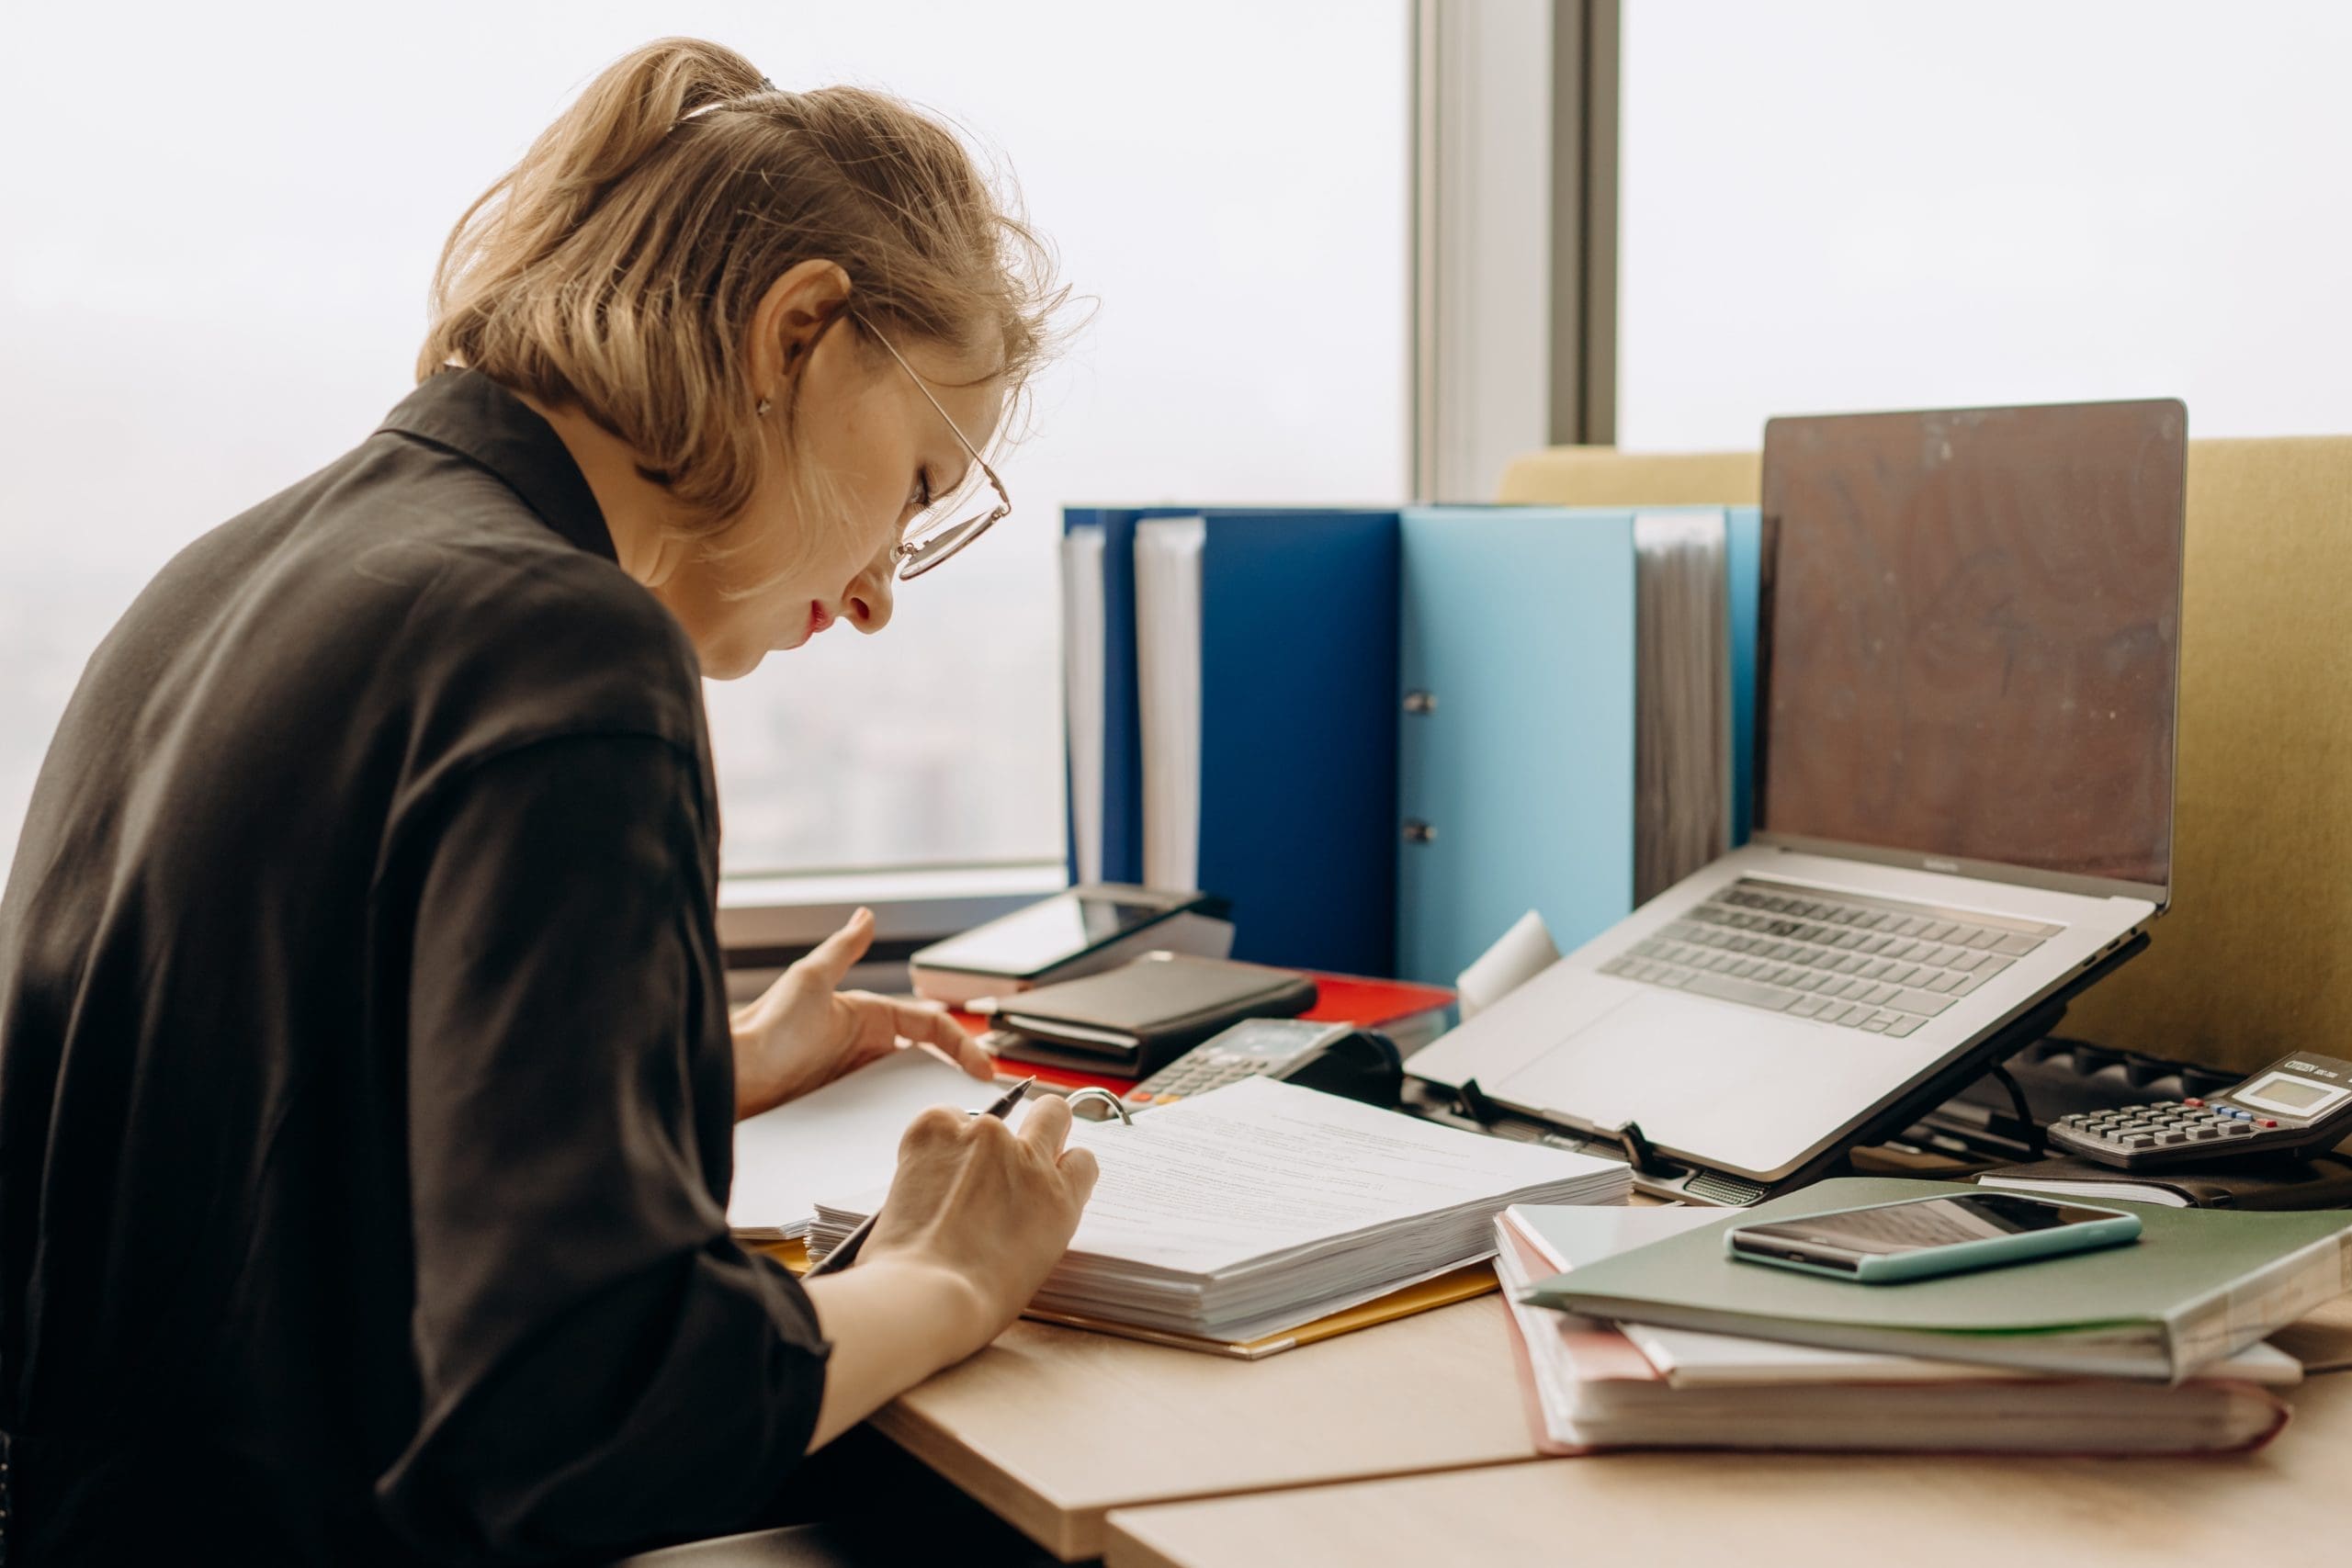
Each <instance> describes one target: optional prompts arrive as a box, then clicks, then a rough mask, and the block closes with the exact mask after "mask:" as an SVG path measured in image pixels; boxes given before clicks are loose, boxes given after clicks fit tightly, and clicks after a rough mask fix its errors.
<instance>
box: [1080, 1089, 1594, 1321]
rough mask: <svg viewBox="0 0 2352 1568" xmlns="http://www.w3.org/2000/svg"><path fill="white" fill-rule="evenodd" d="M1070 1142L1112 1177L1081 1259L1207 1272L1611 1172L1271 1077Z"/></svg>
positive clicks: (1088, 1127) (1085, 1226)
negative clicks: (1088, 1153) (1117, 1260)
mask: <svg viewBox="0 0 2352 1568" xmlns="http://www.w3.org/2000/svg"><path fill="white" fill-rule="evenodd" d="M1071 1141H1072V1142H1073V1143H1077V1144H1082V1145H1084V1146H1085V1147H1087V1148H1089V1149H1091V1150H1092V1151H1093V1153H1094V1157H1095V1158H1096V1160H1098V1161H1099V1162H1100V1163H1101V1165H1102V1168H1103V1179H1102V1181H1101V1182H1100V1183H1099V1184H1098V1185H1097V1186H1096V1188H1095V1190H1094V1196H1093V1198H1092V1200H1091V1201H1090V1202H1089V1203H1088V1204H1087V1206H1086V1213H1085V1215H1084V1216H1083V1217H1082V1218H1081V1219H1080V1221H1079V1226H1078V1235H1076V1236H1075V1237H1074V1238H1073V1239H1072V1240H1071V1243H1070V1250H1071V1252H1072V1253H1073V1254H1074V1255H1081V1256H1084V1255H1091V1256H1094V1257H1100V1258H1120V1259H1124V1260H1127V1261H1131V1262H1136V1263H1147V1264H1152V1265H1156V1266H1158V1267H1160V1268H1164V1269H1178V1270H1182V1271H1186V1272H1197V1273H1204V1274H1209V1273H1215V1272H1216V1271H1217V1270H1218V1269H1225V1268H1229V1267H1232V1266H1234V1265H1237V1264H1240V1263H1244V1262H1249V1261H1252V1260H1256V1259H1260V1258H1266V1257H1268V1256H1269V1255H1272V1254H1279V1253H1282V1252H1284V1251H1287V1250H1290V1249H1292V1248H1295V1247H1306V1246H1310V1245H1312V1244H1314V1243H1317V1242H1320V1241H1325V1240H1329V1239H1330V1238H1333V1237H1337V1236H1342V1235H1351V1234H1352V1233H1355V1232H1358V1231H1362V1230H1365V1229H1369V1228H1372V1227H1375V1226H1380V1225H1385V1224H1391V1223H1393V1222H1395V1221H1397V1220H1401V1219H1406V1218H1409V1217H1411V1216H1413V1215H1416V1214H1424V1213H1440V1212H1443V1211H1447V1210H1452V1209H1455V1208H1458V1207H1461V1206H1462V1205H1464V1204H1475V1203H1478V1202H1481V1201H1487V1200H1489V1199H1493V1198H1496V1197H1498V1196H1500V1195H1502V1194H1506V1193H1510V1192H1515V1191H1517V1190H1521V1189H1522V1188H1530V1187H1537V1186H1542V1185H1545V1184H1549V1183H1555V1182H1561V1181H1573V1180H1576V1179H1577V1178H1579V1177H1582V1176H1585V1175H1588V1174H1591V1175H1601V1174H1605V1173H1608V1172H1610V1171H1611V1170H1612V1169H1613V1167H1612V1166H1611V1164H1610V1162H1608V1161H1605V1160H1599V1159H1593V1158H1590V1157H1589V1156H1584V1155H1576V1154H1570V1153H1568V1152H1567V1151H1566V1150H1564V1149H1553V1148H1546V1147H1543V1146H1541V1145H1532V1144H1518V1143H1511V1142H1508V1141H1506V1140H1504V1139H1501V1138H1489V1137H1482V1136H1480V1135H1478V1134H1475V1133H1464V1132H1461V1131H1458V1130H1456V1129H1454V1128H1452V1127H1445V1126H1440V1125H1438V1124H1436V1123H1434V1122H1420V1121H1416V1120H1414V1119H1413V1118H1411V1117H1409V1116H1400V1115H1397V1114H1396V1113H1395V1112H1393V1111H1380V1110H1375V1109H1374V1108H1373V1107H1371V1106H1368V1105H1361V1104H1358V1103H1357V1102H1355V1101H1353V1100H1340V1099H1339V1098H1337V1097H1336V1096H1333V1095H1328V1094H1322V1093H1318V1092H1317V1091H1316V1090H1314V1089H1301V1088H1299V1087H1298V1086H1297V1085H1295V1084H1285V1083H1277V1082H1275V1081H1274V1080H1273V1079H1272V1078H1244V1079H1243V1080H1241V1081H1240V1082H1239V1083H1236V1084H1230V1085H1227V1087H1226V1088H1224V1089H1218V1090H1216V1091H1215V1092H1214V1093H1211V1094H1204V1095H1202V1096H1200V1097H1199V1098H1197V1099H1194V1100H1183V1101H1181V1102H1179V1103H1177V1104H1175V1105H1171V1106H1168V1107H1166V1108H1165V1109H1163V1110H1157V1111H1147V1112H1145V1113H1144V1114H1142V1115H1140V1116H1138V1117H1136V1122H1135V1125H1133V1126H1132V1127H1129V1126H1124V1125H1122V1124H1120V1123H1119V1122H1081V1123H1080V1124H1079V1125H1078V1126H1077V1127H1075V1128H1074V1129H1072V1132H1071Z"/></svg>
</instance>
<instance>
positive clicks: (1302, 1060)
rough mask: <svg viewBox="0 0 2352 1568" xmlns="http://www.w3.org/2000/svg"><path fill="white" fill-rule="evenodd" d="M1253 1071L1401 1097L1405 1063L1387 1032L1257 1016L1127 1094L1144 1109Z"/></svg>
mask: <svg viewBox="0 0 2352 1568" xmlns="http://www.w3.org/2000/svg"><path fill="white" fill-rule="evenodd" d="M1254 1077H1269V1078H1281V1079H1283V1080H1284V1081H1286V1082H1291V1083H1297V1084H1303V1085H1305V1086H1306V1088H1308V1089H1322V1090H1324V1091H1325V1092H1326V1093H1330V1094H1338V1095H1344V1096H1346V1097H1347V1098H1348V1099H1350V1100H1365V1101H1368V1102H1370V1103H1372V1104H1375V1105H1394V1104H1395V1103H1396V1102H1397V1094H1398V1092H1399V1091H1400V1089H1402V1087H1403V1083H1404V1063H1403V1058H1402V1057H1400V1056H1399V1055H1397V1047H1396V1045H1395V1043H1393V1042H1391V1041H1390V1040H1389V1039H1388V1037H1387V1036H1386V1035H1385V1034H1376V1033H1374V1032H1371V1031H1369V1030H1364V1029H1359V1028H1358V1027H1357V1026H1356V1025H1354V1024H1352V1023H1315V1022H1310V1021H1306V1020H1304V1019H1295V1018H1251V1019H1245V1020H1243V1021H1241V1022H1239V1023H1237V1024H1235V1025H1234V1026H1233V1027H1232V1028H1230V1029H1228V1030H1226V1031H1225V1032H1223V1033H1221V1034H1215V1035H1212V1036H1210V1037H1209V1038H1208V1039H1206V1040H1204V1041H1202V1042H1201V1043H1199V1044H1198V1045H1195V1046H1193V1048H1192V1049H1191V1050H1190V1051H1187V1052H1185V1053H1184V1054H1183V1055H1181V1056H1179V1057H1177V1058H1176V1059H1175V1060H1174V1061H1172V1062H1170V1063H1169V1064H1168V1065H1167V1066H1164V1067H1162V1068H1160V1069H1159V1071H1158V1072H1156V1073H1154V1074H1152V1075H1151V1077H1148V1078H1146V1079H1144V1080H1143V1082H1141V1083H1139V1084H1137V1085H1136V1087H1135V1088H1133V1089H1129V1090H1128V1091H1127V1094H1126V1102H1127V1103H1128V1104H1129V1105H1131V1106H1134V1107H1136V1108H1137V1109H1142V1108H1145V1107H1148V1106H1154V1105H1170V1104H1173V1103H1174V1102H1175V1101H1177V1100H1186V1099H1189V1098H1191V1097H1192V1096H1193V1095H1196V1094H1206V1093H1207V1092H1208V1091H1209V1090H1211V1089H1222V1088H1224V1087H1225V1086H1226V1085H1227V1084H1229V1083H1234V1082H1237V1081H1238V1080H1240V1079H1242V1078H1254Z"/></svg>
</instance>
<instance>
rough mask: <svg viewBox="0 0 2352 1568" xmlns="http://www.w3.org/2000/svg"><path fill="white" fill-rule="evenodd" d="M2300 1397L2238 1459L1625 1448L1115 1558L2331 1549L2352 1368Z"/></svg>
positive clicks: (1325, 1496) (2121, 1558)
mask: <svg viewBox="0 0 2352 1568" xmlns="http://www.w3.org/2000/svg"><path fill="white" fill-rule="evenodd" d="M2293 1400H2294V1404H2295V1419H2294V1421H2293V1422H2291V1423H2290V1425H2289V1426H2288V1427H2287V1430H2286V1431H2285V1432H2284V1433H2282V1434H2281V1435H2280V1436H2279V1438H2278V1440H2277V1441H2276V1442H2274V1443H2272V1444H2271V1446H2270V1447H2269V1448H2267V1449H2266V1450H2263V1451H2261V1452H2260V1453H2256V1454H2249V1455H2244V1456H2241V1457H2238V1458H2233V1459H2189V1460H2079V1459H2075V1460H2068V1459H2060V1460H2048V1459H2040V1460H2037V1459H2002V1460H1991V1459H1951V1458H1946V1459H1938V1458H1933V1457H1926V1456H1917V1457H1914V1456H1889V1457H1874V1456H1842V1457H1841V1456H1838V1455H1820V1456H1796V1455H1777V1454H1776V1455H1739V1454H1615V1455H1602V1456H1595V1457H1592V1458H1588V1459H1566V1460H1546V1461H1543V1462H1542V1463H1539V1464H1526V1465H1511V1466H1508V1467H1505V1468H1501V1469H1489V1470H1476V1471H1468V1472H1457V1473H1454V1474H1450V1475H1429V1476H1417V1477H1409V1478H1403V1479H1392V1480H1388V1481H1380V1482H1368V1483H1352V1484H1348V1485H1340V1486H1317V1487H1314V1488H1312V1489H1309V1490H1306V1491H1299V1492H1287V1493H1275V1494H1270V1495H1259V1496H1253V1497H1233V1498H1227V1499H1223V1500H1218V1501H1211V1502H1199V1503H1188V1504H1178V1505H1174V1506H1165V1507H1152V1508H1141V1509H1135V1510H1126V1511H1122V1512H1120V1513H1117V1514H1115V1515H1114V1516H1113V1517H1112V1519H1111V1535H1110V1542H1109V1556H1108V1562H1107V1565H1106V1568H1240V1565H1243V1564H1250V1565H1253V1568H1254V1565H1256V1564H1261V1563H1281V1564H1283V1568H1320V1565H1323V1564H1329V1565H1331V1568H1340V1565H1342V1564H1344V1565H1346V1568H1382V1565H1384V1564H1389V1563H1395V1564H1397V1565H1399V1568H1406V1565H1409V1568H1429V1565H1430V1564H1431V1563H1444V1562H1465V1563H1495V1564H1525V1563H1534V1562H1557V1563H1573V1562H1611V1563H1623V1562H1639V1563H1645V1564H1656V1565H1657V1568H1680V1565H1682V1564H1686V1563H1691V1564H1700V1563H1704V1564H1715V1563H1739V1564H1742V1565H1743V1568H1779V1565H1781V1564H1790V1565H1797V1564H1802V1565H1804V1568H1884V1565H1885V1564H1886V1563H1889V1562H1901V1563H1902V1564H1904V1568H1988V1565H1997V1564H2003V1563H2032V1562H2047V1563H2064V1564H2066V1565H2067V1568H2106V1565H2109V1564H2113V1565H2115V1568H2124V1565H2126V1564H2128V1565H2130V1568H2147V1565H2148V1564H2182V1565H2184V1568H2186V1565H2188V1564H2195V1565H2196V1568H2214V1565H2215V1564H2220V1563H2233V1562H2268V1561H2272V1560H2274V1559H2281V1558H2283V1557H2285V1556H2287V1555H2290V1554H2303V1555H2315V1556H2316V1557H2319V1558H2328V1557H2332V1556H2333V1554H2334V1553H2335V1551H2339V1550H2340V1549H2341V1548H2340V1545H2339V1543H2340V1541H2341V1540H2342V1539H2343V1537H2344V1534H2345V1530H2346V1520H2347V1517H2352V1515H2347V1512H2346V1509H2347V1502H2346V1492H2347V1484H2352V1483H2348V1481H2347V1478H2352V1372H2334V1373H2327V1374H2323V1375H2321V1376H2318V1377H2315V1378H2313V1379H2312V1380H2311V1381H2310V1382H2307V1383H2305V1384H2304V1385H2303V1387H2302V1388H2301V1389H2299V1390H2297V1391H2296V1392H2295V1393H2294V1395H2293ZM2277 1543H2292V1544H2277Z"/></svg>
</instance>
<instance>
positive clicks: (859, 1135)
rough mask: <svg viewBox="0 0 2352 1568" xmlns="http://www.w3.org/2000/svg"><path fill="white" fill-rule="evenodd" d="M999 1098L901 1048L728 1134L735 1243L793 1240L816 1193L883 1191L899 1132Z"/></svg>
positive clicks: (925, 1053)
mask: <svg viewBox="0 0 2352 1568" xmlns="http://www.w3.org/2000/svg"><path fill="white" fill-rule="evenodd" d="M999 1093H1001V1090H999V1089H997V1088H996V1087H995V1086H994V1085H991V1084H985V1083H982V1082H980V1081H979V1080H978V1078H976V1077H972V1076H971V1075H970V1074H969V1073H967V1072H965V1071H964V1069H963V1068H961V1067H958V1066H955V1065H954V1064H953V1063H951V1062H949V1061H948V1060H947V1059H946V1058H945V1057H944V1056H941V1055H937V1054H936V1053H934V1052H933V1051H931V1050H929V1049H928V1048H926V1047H923V1046H920V1045H910V1046H907V1047H905V1048H904V1049H902V1050H899V1051H896V1052H893V1053H892V1054H891V1055H888V1056H885V1057H883V1058H882V1059H881V1060H880V1061H878V1062H875V1063H873V1064H871V1065H870V1066H864V1067H860V1068H859V1069H858V1070H857V1071H856V1072H854V1073H852V1074H850V1075H849V1076H848V1077H843V1078H836V1079H834V1080H833V1081H832V1082H831V1083H829V1084H827V1085H826V1086H825V1087H824V1088H822V1089H818V1090H817V1091H816V1092H815V1093H813V1094H808V1095H804V1096H802V1097H801V1098H800V1099H798V1100H793V1101H792V1102H791V1103H789V1104H787V1105H779V1106H777V1107H776V1108H775V1110H774V1111H765V1112H763V1113H762V1114H760V1115H758V1116H754V1117H752V1119H751V1120H750V1121H748V1122H739V1123H737V1124H736V1128H735V1188H734V1191H733V1192H732V1193H731V1194H730V1195H729V1200H728V1204H727V1223H728V1224H729V1227H730V1228H731V1229H733V1230H734V1231H735V1232H736V1233H737V1234H738V1235H767V1236H797V1235H800V1234H802V1233H803V1232H804V1231H806V1230H807V1229H808V1226H809V1219H810V1218H811V1217H812V1216H813V1215H814V1214H815V1213H816V1212H817V1199H818V1196H819V1194H820V1193H828V1192H832V1193H837V1192H843V1191H850V1192H862V1191H865V1190H867V1189H869V1188H871V1189H872V1190H875V1191H876V1192H880V1191H883V1190H888V1187H889V1185H890V1176H891V1173H892V1172H893V1171H895V1170H897V1169H898V1168H899V1138H900V1137H901V1136H902V1135H903V1134H905V1132H906V1130H907V1123H908V1122H911V1121H913V1120H914V1119H915V1117H916V1116H917V1115H918V1114H919V1113H921V1112H922V1111H927V1110H929V1109H930V1108H931V1107H933V1106H934V1105H953V1106H955V1107H956V1108H957V1109H959V1110H964V1111H978V1110H979V1109H981V1108H982V1107H984V1106H986V1105H987V1104H989V1101H991V1100H995V1099H996V1098H997V1096H998V1095H999Z"/></svg>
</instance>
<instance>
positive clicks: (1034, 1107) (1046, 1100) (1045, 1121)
mask: <svg viewBox="0 0 2352 1568" xmlns="http://www.w3.org/2000/svg"><path fill="white" fill-rule="evenodd" d="M1020 1136H1021V1141H1022V1142H1023V1143H1024V1144H1027V1145H1029V1146H1030V1147H1031V1148H1033V1149H1035V1151H1036V1152H1037V1154H1038V1155H1039V1156H1042V1157H1043V1158H1044V1159H1045V1160H1046V1163H1047V1164H1048V1165H1050V1164H1052V1163H1053V1162H1054V1160H1055V1158H1056V1157H1057V1156H1059V1155H1060V1153H1061V1152H1062V1145H1063V1144H1064V1143H1065V1142H1067V1141H1068V1140H1069V1100H1064V1099H1063V1098H1062V1097H1061V1096H1060V1095H1058V1094H1048V1095H1044V1096H1041V1097H1040V1098H1038V1099H1035V1100H1031V1101H1030V1102H1029V1113H1028V1114H1027V1115H1025V1116H1023V1118H1022V1119H1021V1133H1020Z"/></svg>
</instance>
